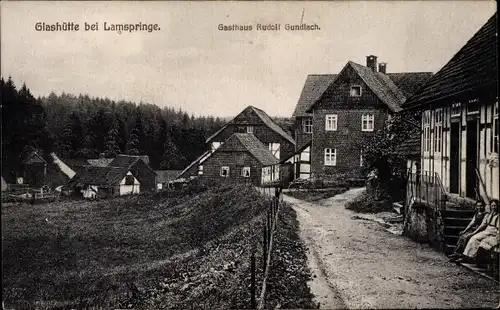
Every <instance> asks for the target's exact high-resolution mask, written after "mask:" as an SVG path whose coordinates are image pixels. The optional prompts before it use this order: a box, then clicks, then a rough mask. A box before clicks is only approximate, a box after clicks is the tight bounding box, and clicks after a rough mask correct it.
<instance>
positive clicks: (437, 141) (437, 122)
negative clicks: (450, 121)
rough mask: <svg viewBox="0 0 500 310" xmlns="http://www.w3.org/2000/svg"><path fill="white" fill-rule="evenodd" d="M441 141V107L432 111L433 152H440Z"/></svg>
mask: <svg viewBox="0 0 500 310" xmlns="http://www.w3.org/2000/svg"><path fill="white" fill-rule="evenodd" d="M442 143H443V109H436V110H435V111H434V152H436V153H441V149H442Z"/></svg>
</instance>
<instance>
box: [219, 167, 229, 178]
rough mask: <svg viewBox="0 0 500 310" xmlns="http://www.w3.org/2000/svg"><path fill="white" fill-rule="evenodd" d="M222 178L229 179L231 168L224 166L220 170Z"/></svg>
mask: <svg viewBox="0 0 500 310" xmlns="http://www.w3.org/2000/svg"><path fill="white" fill-rule="evenodd" d="M220 176H221V177H223V178H227V177H229V167H228V166H223V167H221V168H220Z"/></svg>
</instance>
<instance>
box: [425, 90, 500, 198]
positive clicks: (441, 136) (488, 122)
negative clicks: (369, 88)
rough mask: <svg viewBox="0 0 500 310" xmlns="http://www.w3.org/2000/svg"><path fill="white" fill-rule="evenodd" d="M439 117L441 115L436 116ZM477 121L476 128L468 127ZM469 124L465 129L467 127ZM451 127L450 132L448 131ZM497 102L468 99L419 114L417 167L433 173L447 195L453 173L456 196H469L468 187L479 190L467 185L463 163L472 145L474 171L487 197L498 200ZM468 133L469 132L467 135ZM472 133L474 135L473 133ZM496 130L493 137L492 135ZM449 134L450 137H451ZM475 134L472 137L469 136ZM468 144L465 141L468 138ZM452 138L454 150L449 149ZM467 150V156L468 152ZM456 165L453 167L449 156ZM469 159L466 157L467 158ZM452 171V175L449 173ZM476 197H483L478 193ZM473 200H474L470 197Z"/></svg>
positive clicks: (465, 163)
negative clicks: (419, 166)
mask: <svg viewBox="0 0 500 310" xmlns="http://www.w3.org/2000/svg"><path fill="white" fill-rule="evenodd" d="M440 115H441V116H440ZM474 121H477V130H476V129H475V128H476V127H474V128H472V127H471V126H470V124H474ZM468 124H469V128H468ZM452 127H454V129H453V130H452ZM497 127H498V99H495V100H492V99H491V98H490V99H487V98H484V99H481V100H480V99H479V98H472V99H467V100H461V101H451V102H447V105H441V106H437V105H436V106H434V107H430V108H429V109H427V110H425V111H423V113H422V134H421V146H422V148H421V149H422V151H421V167H422V171H426V172H430V173H437V174H438V175H439V177H440V179H441V181H442V183H443V186H444V188H445V190H446V191H447V192H453V186H452V182H453V181H452V180H451V178H452V175H453V173H456V174H457V179H458V186H456V187H457V189H458V190H457V191H458V192H457V194H459V195H460V196H464V197H465V196H468V188H469V196H471V195H470V188H471V187H470V186H472V187H475V188H477V190H478V191H481V186H479V183H478V181H477V180H475V182H476V184H467V182H468V180H469V182H471V178H470V177H469V178H468V176H467V161H468V156H467V154H469V156H470V155H471V150H474V145H473V144H472V143H476V147H477V151H476V152H477V153H476V155H475V157H476V160H475V166H476V168H478V170H479V173H480V175H481V178H482V180H483V182H484V184H485V187H486V191H487V195H488V196H489V197H490V198H496V199H498V198H499V181H498V180H499V167H498V166H499V165H498V138H496V137H497V136H498V129H496V128H497ZM468 131H470V132H468ZM474 131H475V133H474ZM495 131H496V134H495ZM452 134H453V137H452ZM474 134H475V135H476V136H475V137H473V135H474ZM468 137H469V139H470V138H471V137H472V139H470V140H471V141H467V140H468V139H467V138H468ZM452 139H454V141H457V142H456V145H457V147H455V148H454V147H452V143H453V142H451V140H452ZM474 140H476V141H474ZM468 148H469V153H468ZM453 156H456V158H458V160H459V162H458V164H456V165H455V167H453V162H452V157H453ZM469 160H470V158H469ZM452 170H453V172H452ZM480 194H483V193H482V191H481V192H480ZM470 198H474V197H470Z"/></svg>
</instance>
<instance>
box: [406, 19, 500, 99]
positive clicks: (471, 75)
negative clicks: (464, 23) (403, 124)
mask: <svg viewBox="0 0 500 310" xmlns="http://www.w3.org/2000/svg"><path fill="white" fill-rule="evenodd" d="M496 24H497V13H495V14H494V15H493V16H492V17H491V18H490V19H489V20H488V22H486V24H484V25H483V27H481V29H479V31H478V32H476V34H474V36H473V37H472V38H471V39H470V40H469V41H468V42H467V43H466V44H465V45H464V46H463V47H462V48H461V49H460V50H459V51H458V52H457V53H456V54H455V56H453V57H452V58H451V60H450V61H448V63H447V64H446V65H444V67H443V68H441V70H439V71H438V72H437V73H436V74H435V75H434V76H433V77H432V78H431V79H430V80H429V81H428V82H427V83H426V84H425V85H424V86H423V87H422V88H420V89H419V90H418V91H417V92H416V93H415V94H414V95H413V96H411V98H408V100H407V101H406V103H405V104H404V107H405V108H413V107H418V106H422V105H426V104H429V103H431V102H433V101H435V100H440V99H444V98H447V97H451V96H453V95H457V94H460V93H463V92H467V91H471V90H475V89H479V88H482V87H496V84H497V81H498V80H497V79H498V77H497V74H498V73H497V45H498V43H497V29H496Z"/></svg>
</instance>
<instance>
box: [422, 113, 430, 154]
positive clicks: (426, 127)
mask: <svg viewBox="0 0 500 310" xmlns="http://www.w3.org/2000/svg"><path fill="white" fill-rule="evenodd" d="M422 127H423V136H424V152H430V151H431V111H430V110H427V111H424V113H423V114H422Z"/></svg>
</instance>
